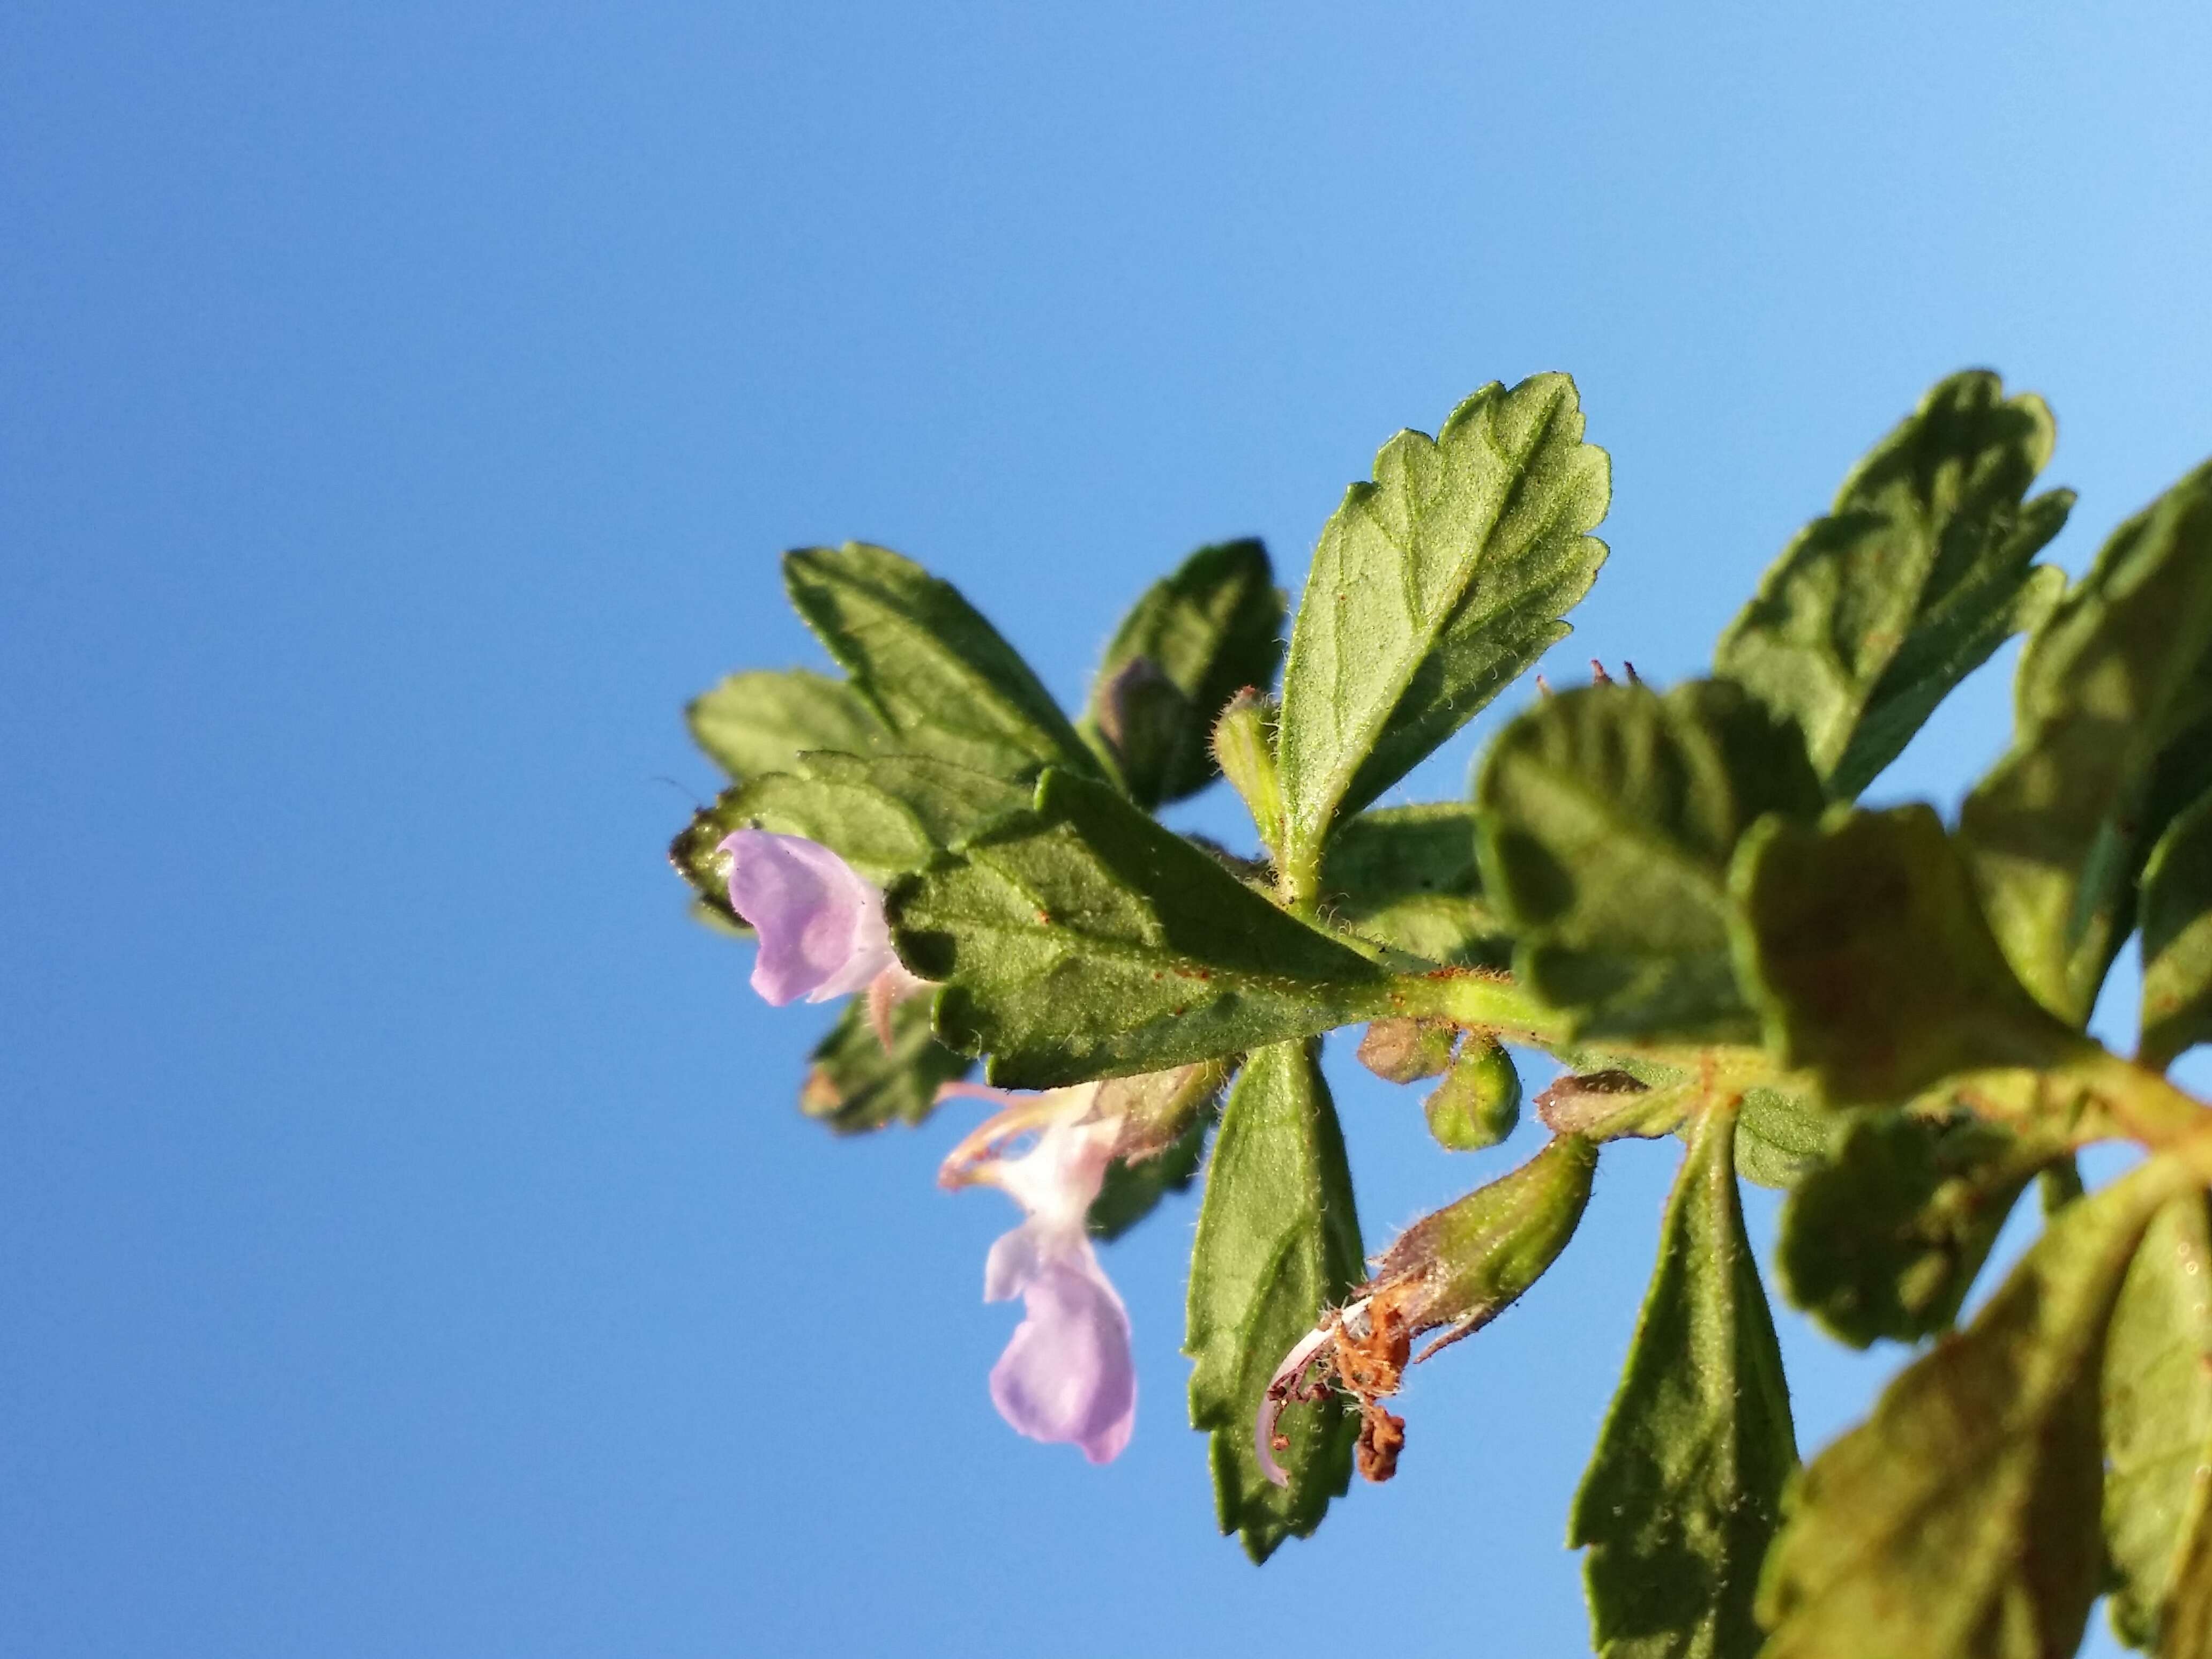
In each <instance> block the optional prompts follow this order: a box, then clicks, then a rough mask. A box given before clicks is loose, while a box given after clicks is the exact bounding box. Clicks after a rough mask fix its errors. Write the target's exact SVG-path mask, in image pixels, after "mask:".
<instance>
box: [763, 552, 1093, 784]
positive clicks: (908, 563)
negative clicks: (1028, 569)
mask: <svg viewBox="0 0 2212 1659" xmlns="http://www.w3.org/2000/svg"><path fill="white" fill-rule="evenodd" d="M783 580H784V586H785V588H786V590H787V592H789V593H790V595H791V603H792V605H793V608H794V609H796V610H797V611H798V612H799V615H800V616H801V617H805V619H806V623H807V625H808V626H809V627H811V629H813V630H814V631H815V633H816V634H817V635H818V636H820V638H821V641H822V643H823V645H824V646H825V647H828V649H829V654H830V656H832V657H833V658H835V659H836V661H837V663H838V664H839V665H840V666H842V668H843V669H844V670H845V671H846V672H847V673H848V674H849V675H850V676H851V677H852V685H853V689H854V690H855V691H856V692H858V693H859V694H860V696H862V697H864V698H866V700H867V702H869V704H870V705H871V706H872V708H874V710H875V711H876V712H877V713H878V714H880V715H881V716H882V717H883V719H884V723H885V724H886V725H888V726H890V730H891V732H892V733H893V734H894V738H895V740H896V746H897V747H898V748H899V749H900V750H903V751H905V752H908V753H910V754H917V755H925V756H928V757H932V758H933V759H937V760H945V761H951V762H953V763H957V764H958V765H961V766H965V767H969V768H971V769H974V770H976V771H979V772H986V773H989V774H990V775H993V776H995V777H1002V778H1018V779H1028V778H1031V777H1034V776H1035V775H1036V772H1037V770H1038V769H1039V768H1041V767H1044V766H1064V767H1070V768H1073V769H1074V770H1076V771H1079V772H1083V773H1086V774H1091V775H1096V773H1097V760H1096V759H1095V758H1094V757H1092V755H1091V750H1089V749H1088V748H1087V747H1086V746H1085V744H1084V743H1083V740H1082V739H1081V738H1079V737H1078V736H1077V735H1076V733H1075V728H1074V727H1073V726H1070V725H1069V724H1068V723H1067V717H1066V715H1064V714H1061V713H1060V708H1059V706H1058V705H1057V704H1055V703H1054V702H1053V700H1052V697H1051V695H1050V694H1049V693H1048V692H1047V691H1046V690H1045V689H1044V687H1043V686H1042V684H1039V683H1038V681H1037V678H1036V675H1035V674H1034V673H1032V672H1031V671H1030V666H1029V665H1028V664H1027V663H1025V662H1024V661H1023V660H1022V659H1021V657H1020V655H1019V654H1018V653H1016V651H1015V650H1014V648H1013V647H1012V646H1010V645H1008V644H1007V643H1006V641H1005V640H1004V639H1002V638H1000V635H999V632H998V630H997V629H994V628H993V627H992V626H991V624H990V623H987V622H986V621H985V620H984V619H983V617H982V615H981V612H979V611H977V610H976V609H975V607H974V606H973V605H969V603H968V601H967V600H966V599H963V598H962V597H961V595H960V592H959V591H958V590H957V588H955V587H954V586H952V585H951V583H950V582H946V581H942V580H939V579H938V578H937V577H935V576H933V575H931V574H929V573H928V572H927V571H926V570H924V569H923V568H921V566H920V565H918V564H916V563H915V562H913V561H912V560H911V559H907V558H902V557H901V556H899V555H898V554H896V553H894V552H892V551H890V550H889V549H888V548H882V547H871V546H869V545H868V544H866V543H864V542H848V543H847V544H845V545H844V546H843V547H842V548H827V547H811V548H802V549H800V550H798V551H796V552H793V553H787V554H785V555H784V559H783Z"/></svg>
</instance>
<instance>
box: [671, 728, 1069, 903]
mask: <svg viewBox="0 0 2212 1659" xmlns="http://www.w3.org/2000/svg"><path fill="white" fill-rule="evenodd" d="M1029 801H1030V791H1029V790H1027V789H1024V788H1021V787H1017V786H1015V785H1012V784H1008V783H1006V782H1003V781H1000V780H999V779H997V778H994V777H990V776H987V775H985V774H983V773H981V772H971V771H969V769H966V768H965V767H960V766H953V765H950V764H948V763H945V762H943V761H933V760H927V759H923V758H921V757H918V756H910V755H899V756H890V757H882V758H878V759H874V760H863V759H861V758H860V757H857V756H853V755H832V754H809V755H804V756H801V757H799V762H798V769H797V770H795V771H791V772H770V773H768V774H765V775H762V776H759V777H756V778H753V779H751V780H750V781H748V782H745V783H742V784H739V785H738V786H737V787H735V788H732V789H726V790H725V791H723V792H722V793H721V794H720V796H718V797H717V798H716V799H715V801H714V805H711V806H709V807H708V808H706V809H705V810H704V811H701V812H699V813H697V814H696V815H695V816H694V817H693V818H692V820H691V822H690V824H689V825H687V826H686V827H685V828H684V831H683V833H682V834H680V835H678V836H677V837H676V841H675V843H674V845H673V846H671V848H669V859H670V861H671V862H672V863H673V864H674V865H675V866H676V868H677V872H678V873H679V874H680V875H682V876H683V877H684V879H685V880H687V881H689V882H690V884H691V885H692V888H693V889H694V890H695V891H696V893H697V894H698V896H699V900H700V902H701V903H702V904H703V905H705V906H706V907H707V908H708V909H709V910H711V911H712V912H713V913H714V914H715V915H718V916H721V917H724V918H726V919H727V920H729V921H732V922H737V921H739V920H740V918H738V915H737V914H736V912H734V911H732V909H731V908H730V902H729V892H728V890H727V887H726V878H727V874H728V872H727V869H726V860H724V859H723V857H722V856H721V855H720V854H718V853H717V852H716V851H715V850H714V849H715V848H717V847H719V846H720V844H721V842H722V841H723V839H724V838H725V837H726V836H728V835H729V834H730V832H731V831H732V830H733V829H743V828H744V827H746V826H748V825H750V826H753V827H756V828H758V829H768V830H771V831H773V832H775V834H777V835H782V836H805V837H806V838H807V839H808V840H810V841H816V842H820V843H821V844H822V845H823V846H824V847H827V848H829V849H830V850H831V851H832V852H834V853H836V854H837V855H838V856H839V857H840V858H842V859H843V860H845V861H846V862H847V863H848V864H849V865H851V866H853V867H854V869H855V870H857V871H859V872H860V874H861V875H863V876H865V877H866V878H868V879H869V880H870V881H872V882H874V883H875V884H877V885H878V886H883V885H884V884H888V883H890V881H892V880H894V879H896V878H897V877H899V876H900V875H902V874H904V873H905V872H908V871H910V870H920V869H922V868H924V867H925V866H928V865H930V864H933V863H934V862H936V861H937V860H939V857H941V856H942V855H943V854H945V852H946V850H947V849H948V848H951V846H953V845H954V844H955V843H957V842H959V841H961V840H963V838H964V837H965V836H968V835H969V834H971V833H973V832H974V831H975V830H976V829H979V828H981V827H982V826H983V825H985V824H987V823H991V822H993V821H994V820H995V819H998V818H1001V817H1006V815H1007V814H1008V813H1010V812H1018V811H1024V810H1025V809H1026V808H1027V806H1028V805H1029Z"/></svg>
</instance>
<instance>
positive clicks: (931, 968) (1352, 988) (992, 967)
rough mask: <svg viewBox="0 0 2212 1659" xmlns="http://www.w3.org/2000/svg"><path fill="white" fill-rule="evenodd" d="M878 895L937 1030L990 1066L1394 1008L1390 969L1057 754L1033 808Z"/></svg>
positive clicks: (1094, 1054) (1140, 1049)
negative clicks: (932, 997)
mask: <svg viewBox="0 0 2212 1659" xmlns="http://www.w3.org/2000/svg"><path fill="white" fill-rule="evenodd" d="M958 851H959V853H960V854H961V856H960V857H959V858H958V859H957V860H952V861H949V862H947V863H945V864H944V865H942V866H938V867H936V868H933V869H931V870H928V871H926V872H922V873H921V874H919V875H917V876H913V877H908V878H906V879H905V880H903V881H902V882H901V883H900V884H898V885H897V886H896V887H895V888H893V890H891V892H890V896H889V902H888V907H887V908H888V912H889V915H890V920H891V927H892V934H893V938H894V940H895V941H896V945H897V946H898V951H899V954H900V955H901V956H902V957H903V958H904V959H905V961H906V963H907V964H908V966H909V967H910V968H912V969H914V971H915V972H916V973H918V974H921V975H922V976H924V977H925V978H927V979H931V980H935V981H940V982H941V983H942V985H943V987H944V988H943V989H942V990H940V991H939V993H938V994H937V1012H936V1017H937V1030H938V1032H939V1036H942V1037H943V1038H944V1039H945V1041H946V1042H949V1043H951V1045H952V1046H953V1047H955V1048H963V1049H966V1050H969V1051H970V1052H975V1053H984V1054H989V1055H990V1057H991V1062H990V1075H991V1078H992V1080H993V1081H994V1082H997V1083H1003V1084H1008V1085H1014V1086H1017V1087H1023V1088H1046V1087H1051V1086H1054V1085H1060V1084H1066V1083H1076V1082H1081V1081H1083V1080H1085V1079H1089V1078H1095V1077H1105V1076H1114V1075H1119V1074H1124V1073H1133V1072H1152V1071H1158V1070H1161V1069H1163V1068H1164V1067H1167V1066H1177V1065H1182V1064H1184V1063H1186V1062H1188V1061H1192V1060H1208V1059H1212V1058H1214V1057H1216V1056H1218V1055H1223V1054H1237V1053H1240V1052H1243V1051H1244V1050H1246V1049H1250V1048H1260V1047H1261V1046H1263V1045H1265V1044H1267V1043H1273V1042H1285V1041H1287V1040H1291V1039H1294V1038H1298V1037H1303V1036H1309V1035H1311V1034H1313V1033H1316V1032H1319V1031H1323V1030H1329V1029H1331V1028H1333V1027H1334V1026H1338V1025H1342V1024H1349V1023H1351V1022H1352V1021H1354V1020H1358V1019H1362V1018H1369V1017H1370V1016H1373V1015H1376V1014H1388V1013H1392V1012H1398V1008H1397V1003H1398V1001H1399V1000H1401V997H1400V994H1398V993H1397V992H1396V991H1395V981H1394V979H1393V977H1392V976H1391V975H1389V974H1388V973H1386V972H1384V970H1383V969H1381V968H1378V967H1376V965H1375V964H1374V963H1371V962H1370V961H1368V960H1367V959H1366V958H1365V957H1362V956H1360V955H1358V953H1357V952H1355V951H1352V950H1350V949H1348V948H1347V947H1346V946H1345V945H1340V944H1339V943H1338V942H1337V941H1335V940H1334V939H1330V938H1329V937H1328V935H1326V934H1324V933H1321V932H1320V931H1319V930H1317V929H1316V928H1314V927H1309V926H1308V925H1307V924H1305V923H1304V922H1303V921H1299V920H1297V918H1296V917H1294V916H1291V915H1289V914H1288V913H1286V912H1285V911H1283V910H1281V909H1279V908H1277V907H1276V906H1275V905H1273V904H1272V903H1270V902H1268V901H1267V899H1265V898H1263V897H1262V896H1260V895H1259V894H1258V893H1255V892H1254V891H1253V890H1251V889H1250V888H1249V887H1247V886H1245V885H1244V884H1243V883H1242V882H1240V881H1238V880H1237V878H1236V877H1235V876H1233V875H1231V874H1230V873H1229V872H1228V871H1227V870H1225V868H1223V867H1222V866H1221V865H1220V864H1218V863H1217V862H1216V861H1215V860H1213V859H1212V858H1210V857H1208V856H1207V855H1206V854H1205V853H1203V852H1201V851H1200V850H1199V849H1198V848H1195V847H1194V846H1192V845H1191V844H1190V843H1189V842H1187V841H1184V840H1183V839H1182V837H1180V836H1176V835H1175V834H1173V833H1172V832H1170V831H1169V830H1167V829H1163V828H1161V827H1160V825H1158V823H1154V822H1153V821H1152V819H1151V818H1149V817H1146V815H1145V814H1144V813H1142V812H1140V811H1138V810H1137V808H1135V807H1134V806H1133V805H1130V804H1129V803H1128V802H1127V800H1125V799H1122V798H1121V796H1119V795H1117V794H1115V793H1114V792H1113V791H1112V790H1110V789H1108V788H1107V787H1105V786H1103V785H1102V784H1096V783H1091V782H1090V781H1086V780H1085V779H1082V778H1079V777H1076V776H1073V775H1070V774H1068V773H1065V772H1060V771H1057V770H1053V771H1048V772H1046V773H1045V775H1043V777H1042V778H1041V779H1040V780H1039V781H1038V784H1037V787H1036V801H1035V809H1034V810H1033V811H1029V812H1025V813H1022V814H1019V815H1018V816H1016V817H1012V818H1009V819H1007V820H1006V821H1005V822H1004V823H1002V824H1000V825H999V826H997V827H994V828H992V829H987V830H985V831H983V832H981V834H979V835H977V836H974V837H973V838H971V839H969V841H967V842H964V843H963V844H962V846H961V847H960V848H958Z"/></svg>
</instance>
